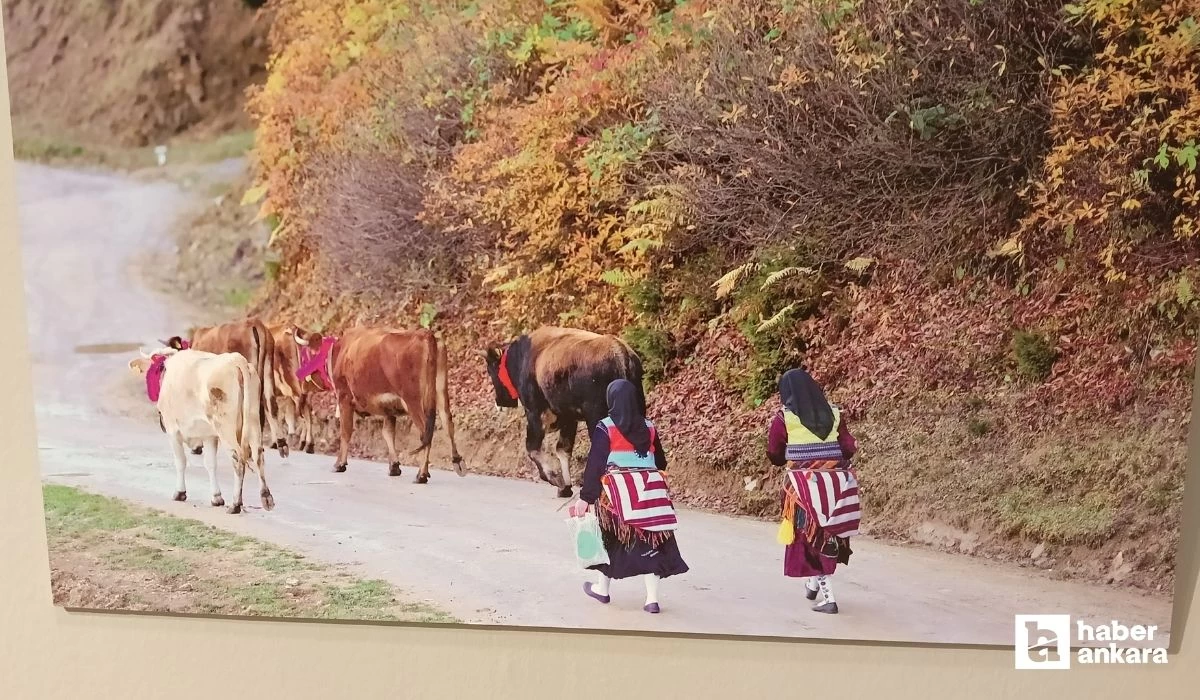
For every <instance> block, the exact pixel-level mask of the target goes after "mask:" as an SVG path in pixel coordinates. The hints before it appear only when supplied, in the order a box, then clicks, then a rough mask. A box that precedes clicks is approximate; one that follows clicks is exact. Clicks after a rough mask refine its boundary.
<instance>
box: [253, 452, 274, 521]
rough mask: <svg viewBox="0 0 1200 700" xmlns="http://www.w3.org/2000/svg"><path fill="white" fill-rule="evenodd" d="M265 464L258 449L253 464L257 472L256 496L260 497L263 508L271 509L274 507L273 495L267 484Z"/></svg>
mask: <svg viewBox="0 0 1200 700" xmlns="http://www.w3.org/2000/svg"><path fill="white" fill-rule="evenodd" d="M265 465H266V461H265V460H264V459H263V451H262V450H258V457H257V458H256V460H255V464H254V471H255V473H257V474H258V496H259V499H261V502H262V507H263V510H273V509H274V508H275V496H273V495H272V494H271V487H270V486H267V471H266V466H265Z"/></svg>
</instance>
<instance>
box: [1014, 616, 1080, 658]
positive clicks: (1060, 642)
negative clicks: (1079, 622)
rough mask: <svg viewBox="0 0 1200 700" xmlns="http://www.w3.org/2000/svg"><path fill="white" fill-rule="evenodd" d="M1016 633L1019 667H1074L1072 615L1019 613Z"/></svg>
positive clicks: (1015, 626)
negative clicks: (1072, 659) (1072, 664)
mask: <svg viewBox="0 0 1200 700" xmlns="http://www.w3.org/2000/svg"><path fill="white" fill-rule="evenodd" d="M1013 635H1014V636H1013V639H1014V653H1015V659H1016V667H1017V668H1018V669H1064V668H1070V667H1071V616H1070V615H1017V616H1016V622H1015V624H1014V630H1013Z"/></svg>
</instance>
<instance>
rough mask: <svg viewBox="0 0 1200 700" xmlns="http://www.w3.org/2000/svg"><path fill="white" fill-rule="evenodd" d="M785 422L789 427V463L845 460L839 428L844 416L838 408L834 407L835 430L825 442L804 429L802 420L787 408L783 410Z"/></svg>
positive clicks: (787, 451)
mask: <svg viewBox="0 0 1200 700" xmlns="http://www.w3.org/2000/svg"><path fill="white" fill-rule="evenodd" d="M783 422H784V425H786V426H787V450H786V452H784V457H786V458H787V459H788V460H789V461H792V462H809V461H816V460H828V459H836V460H841V459H843V457H842V446H841V445H840V444H839V443H838V426H840V425H841V423H842V414H841V412H840V411H838V409H837V407H833V429H832V430H830V431H829V435H828V436H826V437H825V439H824V440H822V439H821V438H819V437H817V436H816V435H814V434H813V433H812V431H811V430H809V429H808V428H806V427H804V424H803V423H801V422H800V419H799V418H798V417H797V416H796V415H795V414H793V413H792V412H791V411H789V410H787V409H786V408H785V409H783Z"/></svg>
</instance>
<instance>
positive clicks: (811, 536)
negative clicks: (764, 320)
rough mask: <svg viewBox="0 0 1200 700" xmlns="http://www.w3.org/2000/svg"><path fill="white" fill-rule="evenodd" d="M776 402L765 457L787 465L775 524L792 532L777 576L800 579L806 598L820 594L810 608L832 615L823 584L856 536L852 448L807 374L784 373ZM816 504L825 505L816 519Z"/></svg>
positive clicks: (833, 605)
mask: <svg viewBox="0 0 1200 700" xmlns="http://www.w3.org/2000/svg"><path fill="white" fill-rule="evenodd" d="M779 398H780V400H781V402H782V403H783V409H782V410H780V411H779V412H778V413H777V414H775V417H774V419H773V420H772V421H771V428H770V431H769V432H768V435H767V458H768V459H770V461H771V464H774V465H775V466H777V467H782V466H784V465H787V466H788V478H787V479H786V480H785V482H784V484H785V485H784V496H783V519H784V523H783V524H782V525H781V527H782V528H783V530H782V534H784V535H785V536H787V535H788V532H787V529H788V527H789V523H788V521H790V528H791V533H790V536H788V537H787V539H785V540H784V541H787V540H788V539H790V540H791V541H792V543H791V544H789V545H787V547H786V549H785V550H784V554H783V575H784V576H789V577H795V578H803V579H805V589H806V594H807V598H808V599H809V600H815V599H816V598H817V596H818V595H820V596H821V600H820V601H819V602H817V603H816V604H815V605H814V606H813V610H815V611H817V612H822V613H830V614H836V613H837V611H838V606H837V602H836V601H835V600H834V598H833V590H832V588H830V584H829V580H830V578H831V577H832V575H833V572H834V570H835V569H836V568H837V565H838V564H846V563H848V562H849V561H850V554H851V552H850V544H849V540H848V539H847V537H849V536H851V535H854V534H857V533H858V517H859V516H858V513H859V506H858V481H857V479H856V478H855V476H854V472H853V470H851V469H850V458H851V457H853V456H854V453H855V452H856V451H857V449H858V447H857V444H856V442H855V440H854V437H853V436H852V435H851V434H850V431H849V429H848V428H847V427H846V421H845V418H843V417H842V414H841V412H840V411H839V410H838V409H837V407H835V406H832V405H830V403H829V401H828V400H827V399H826V398H825V392H823V391H822V390H821V387H820V385H818V384H817V383H816V381H814V380H813V378H812V377H811V376H809V374H808V372H806V371H804V370H803V369H793V370H789V371H787V372H785V373H784V375H783V376H782V377H781V378H780V379H779ZM818 479H820V480H821V481H818ZM809 484H820V486H821V487H823V488H825V489H826V491H825V492H824V496H825V497H824V498H816V499H814V498H813V497H812V493H813V492H812V491H810V486H809ZM821 500H825V501H827V503H826V504H825V505H824V509H825V510H823V512H822V515H821V516H820V517H818V515H817V511H818V510H820V509H821V508H822V504H820V503H818V502H819V501H821ZM828 501H833V503H828ZM822 518H824V519H825V520H826V524H825V525H824V526H822V525H821V524H820V522H819V521H820V520H821V519H822Z"/></svg>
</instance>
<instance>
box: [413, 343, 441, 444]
mask: <svg viewBox="0 0 1200 700" xmlns="http://www.w3.org/2000/svg"><path fill="white" fill-rule="evenodd" d="M428 339H430V340H428V342H427V343H426V345H425V377H424V378H422V381H421V411H424V412H425V429H424V430H422V431H421V447H420V448H418V449H425V448H427V447H430V445H431V444H432V443H433V429H434V425H436V421H437V409H438V399H439V397H440V396H442V395H443V394H444V393H445V390H444V383H445V377H444V376H443V372H442V366H440V365H442V349H440V348H442V343H440V342H438V337H437V336H436V335H433V334H430V336H428ZM414 423H415V421H414Z"/></svg>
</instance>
